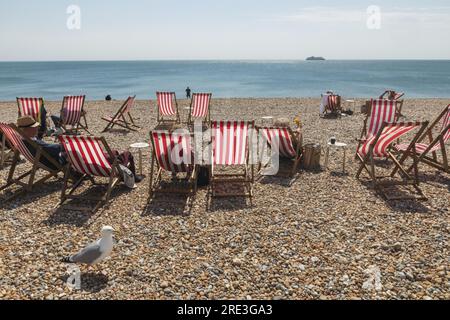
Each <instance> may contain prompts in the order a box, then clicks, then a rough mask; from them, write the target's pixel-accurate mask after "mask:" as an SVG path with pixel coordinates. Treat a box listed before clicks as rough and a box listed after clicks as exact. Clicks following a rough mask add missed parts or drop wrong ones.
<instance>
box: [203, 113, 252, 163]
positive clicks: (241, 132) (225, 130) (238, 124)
mask: <svg viewBox="0 0 450 320" xmlns="http://www.w3.org/2000/svg"><path fill="white" fill-rule="evenodd" d="M249 124H250V123H249V122H246V121H214V122H212V125H211V126H212V127H211V128H212V142H213V163H214V164H215V165H224V166H236V165H245V164H247V155H248V139H247V136H248V128H249Z"/></svg>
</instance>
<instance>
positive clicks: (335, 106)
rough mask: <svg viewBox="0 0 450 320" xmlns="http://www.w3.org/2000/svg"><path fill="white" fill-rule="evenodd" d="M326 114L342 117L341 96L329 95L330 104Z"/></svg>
mask: <svg viewBox="0 0 450 320" xmlns="http://www.w3.org/2000/svg"><path fill="white" fill-rule="evenodd" d="M325 112H326V113H327V114H332V115H337V116H340V114H341V112H342V106H341V96H339V95H336V94H330V95H328V103H327V107H326V109H325Z"/></svg>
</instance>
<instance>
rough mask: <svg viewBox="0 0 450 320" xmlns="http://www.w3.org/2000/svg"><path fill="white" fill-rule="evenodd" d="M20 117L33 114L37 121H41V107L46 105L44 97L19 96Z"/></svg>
mask: <svg viewBox="0 0 450 320" xmlns="http://www.w3.org/2000/svg"><path fill="white" fill-rule="evenodd" d="M17 106H18V108H19V117H23V116H31V117H32V118H33V119H34V120H35V121H36V122H39V123H41V108H42V107H43V106H44V99H42V98H17Z"/></svg>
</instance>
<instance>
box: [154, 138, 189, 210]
mask: <svg viewBox="0 0 450 320" xmlns="http://www.w3.org/2000/svg"><path fill="white" fill-rule="evenodd" d="M150 138H151V144H152V146H153V153H152V155H153V156H152V165H151V174H150V189H149V190H150V191H149V201H150V200H151V199H152V196H153V194H154V193H176V194H189V195H195V193H196V191H197V174H198V169H197V166H196V165H195V161H194V153H193V150H192V139H191V134H190V133H189V132H173V133H171V132H169V131H152V132H150ZM155 162H156V163H155ZM155 164H156V167H157V168H158V172H157V178H156V179H155V183H154V182H153V181H154V180H153V172H154V170H155ZM163 171H166V172H171V173H172V175H175V176H176V174H178V173H186V175H187V179H185V180H184V181H187V182H188V185H187V186H186V185H185V186H184V187H183V188H181V189H174V188H160V187H159V183H160V181H161V177H162V173H163Z"/></svg>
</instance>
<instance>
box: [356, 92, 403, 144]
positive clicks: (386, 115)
mask: <svg viewBox="0 0 450 320" xmlns="http://www.w3.org/2000/svg"><path fill="white" fill-rule="evenodd" d="M370 104H371V108H370V114H368V115H367V117H366V119H364V126H363V130H362V132H361V137H360V139H359V143H358V148H357V149H356V150H357V151H358V150H359V148H360V147H361V145H362V144H363V143H364V141H366V140H368V139H370V138H372V137H373V136H375V135H376V134H377V133H378V131H379V130H380V128H381V126H382V125H383V123H384V122H387V123H393V122H397V121H398V119H399V117H400V114H399V113H398V110H397V108H396V104H395V101H392V100H379V99H377V100H374V99H372V100H371V102H370Z"/></svg>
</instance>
